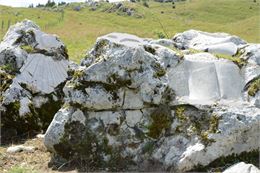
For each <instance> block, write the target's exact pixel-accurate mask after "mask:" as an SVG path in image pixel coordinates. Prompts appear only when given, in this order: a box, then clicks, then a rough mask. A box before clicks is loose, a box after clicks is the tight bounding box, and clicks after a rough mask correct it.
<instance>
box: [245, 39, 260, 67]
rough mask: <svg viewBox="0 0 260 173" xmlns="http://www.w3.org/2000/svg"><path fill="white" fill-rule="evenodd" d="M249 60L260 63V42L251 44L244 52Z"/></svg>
mask: <svg viewBox="0 0 260 173" xmlns="http://www.w3.org/2000/svg"><path fill="white" fill-rule="evenodd" d="M244 54H245V56H246V58H247V59H248V62H250V63H252V64H257V65H258V66H259V65H260V44H249V45H248V46H247V47H245V52H244Z"/></svg>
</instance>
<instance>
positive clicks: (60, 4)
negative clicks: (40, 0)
mask: <svg viewBox="0 0 260 173" xmlns="http://www.w3.org/2000/svg"><path fill="white" fill-rule="evenodd" d="M56 5H57V6H62V5H66V2H64V1H62V2H58V4H56V3H55V2H54V1H53V0H48V1H47V3H46V4H45V5H44V4H38V5H37V6H36V7H38V8H40V7H54V6H56Z"/></svg>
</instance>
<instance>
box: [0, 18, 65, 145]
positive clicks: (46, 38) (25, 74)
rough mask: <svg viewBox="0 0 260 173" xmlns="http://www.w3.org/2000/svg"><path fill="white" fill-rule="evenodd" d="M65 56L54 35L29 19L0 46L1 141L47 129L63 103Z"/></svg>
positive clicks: (11, 30)
mask: <svg viewBox="0 0 260 173" xmlns="http://www.w3.org/2000/svg"><path fill="white" fill-rule="evenodd" d="M68 65H69V61H68V55H67V50H66V47H65V45H64V44H63V43H62V42H61V41H60V40H59V39H58V37H57V36H54V35H49V34H46V33H44V32H42V31H40V29H39V27H38V26H37V25H35V24H34V23H33V22H31V21H29V20H25V21H23V22H21V23H17V24H16V25H14V26H12V27H11V28H10V29H9V30H8V32H7V33H6V35H5V37H4V39H3V41H2V42H1V44H0V67H1V69H0V74H1V79H3V81H2V82H1V87H0V90H1V98H0V109H1V139H2V142H4V139H5V138H8V137H12V136H14V135H16V134H17V133H23V132H28V131H31V130H41V129H46V128H47V127H48V125H49V123H50V121H51V120H52V118H53V115H54V114H55V113H56V112H57V111H58V110H59V109H60V107H61V105H62V104H63V101H62V100H63V99H62V97H63V93H62V88H63V85H64V84H65V81H66V78H67V76H68V75H67V70H68Z"/></svg>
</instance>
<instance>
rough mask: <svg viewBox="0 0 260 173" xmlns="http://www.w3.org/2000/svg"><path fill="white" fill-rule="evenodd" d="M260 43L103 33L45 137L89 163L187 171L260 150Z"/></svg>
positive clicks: (195, 35)
mask: <svg viewBox="0 0 260 173" xmlns="http://www.w3.org/2000/svg"><path fill="white" fill-rule="evenodd" d="M257 46H258V45H251V44H247V43H246V42H245V41H243V40H241V39H240V38H238V37H235V36H230V35H227V34H209V33H204V32H200V31H187V32H184V33H180V34H177V35H176V36H175V37H174V39H173V41H171V40H165V39H164V40H157V41H156V40H150V39H142V38H139V37H137V36H133V35H128V34H122V33H111V34H108V35H106V36H103V37H100V38H98V40H97V42H96V44H95V46H94V47H93V49H92V50H91V51H90V52H89V53H88V54H87V56H86V58H84V59H83V60H82V62H81V66H80V67H75V68H74V70H73V78H72V79H71V80H69V81H68V82H67V83H66V85H65V87H64V89H63V91H64V93H65V104H64V105H63V107H62V108H61V109H60V110H59V111H58V112H57V114H56V115H55V117H54V119H53V121H52V123H51V124H50V126H49V128H48V130H47V132H46V134H45V139H44V143H45V145H46V147H47V148H48V150H49V151H51V152H52V153H53V156H54V157H55V158H58V157H61V158H63V159H67V160H70V161H73V160H78V159H81V161H83V162H84V161H85V162H84V163H86V165H87V166H86V170H88V171H89V170H99V169H101V170H105V169H106V170H110V171H115V170H116V171H119V170H120V171H122V170H130V171H136V170H138V171H175V172H176V171H180V172H183V171H188V170H192V169H193V168H195V167H197V166H198V165H200V166H206V165H208V164H210V163H211V162H213V161H214V160H216V159H218V158H222V157H227V156H229V155H233V154H235V155H239V154H240V153H242V152H250V151H257V152H258V151H259V141H258V140H259V137H260V136H259V120H260V111H259V83H257V81H258V79H259V64H257V63H253V62H257V60H258V59H259V56H258V51H257V49H256V48H255V47H257ZM250 47H251V48H250ZM209 52H214V53H209ZM238 52H239V53H238ZM219 53H221V54H224V55H225V56H217V54H219ZM251 60H252V61H251ZM241 62H243V63H241Z"/></svg>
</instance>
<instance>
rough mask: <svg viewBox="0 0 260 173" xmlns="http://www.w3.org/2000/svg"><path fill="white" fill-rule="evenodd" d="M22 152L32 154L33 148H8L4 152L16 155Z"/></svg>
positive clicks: (20, 146)
mask: <svg viewBox="0 0 260 173" xmlns="http://www.w3.org/2000/svg"><path fill="white" fill-rule="evenodd" d="M22 151H25V152H34V151H35V147H32V146H23V145H17V146H11V147H8V148H7V150H6V152H7V153H18V152H22Z"/></svg>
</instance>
